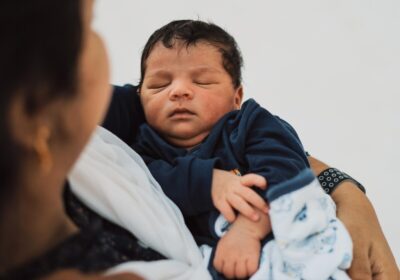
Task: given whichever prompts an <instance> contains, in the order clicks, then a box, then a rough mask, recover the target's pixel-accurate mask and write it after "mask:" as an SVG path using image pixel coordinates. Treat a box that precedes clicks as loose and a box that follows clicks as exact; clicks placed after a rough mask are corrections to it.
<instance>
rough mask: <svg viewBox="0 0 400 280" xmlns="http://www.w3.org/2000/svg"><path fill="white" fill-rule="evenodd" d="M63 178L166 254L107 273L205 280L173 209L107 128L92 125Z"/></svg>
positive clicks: (197, 256) (101, 210) (198, 255)
mask: <svg viewBox="0 0 400 280" xmlns="http://www.w3.org/2000/svg"><path fill="white" fill-rule="evenodd" d="M69 181H70V184H71V189H72V191H73V192H74V193H75V194H76V195H77V196H78V197H79V198H80V199H81V200H82V201H83V202H84V203H85V204H86V205H87V206H89V207H90V208H91V209H93V210H94V211H95V212H97V213H98V214H100V215H101V216H103V217H104V218H106V219H108V220H110V221H112V222H114V223H116V224H118V225H120V226H121V227H123V228H125V229H127V230H129V231H130V232H132V233H134V235H135V236H136V237H137V238H138V239H139V240H140V241H141V243H143V244H145V245H146V246H148V247H150V248H152V249H154V250H156V251H158V252H160V253H161V254H163V255H164V256H166V257H167V258H169V259H168V260H161V261H154V262H141V261H132V262H127V263H124V264H121V265H119V266H117V267H115V268H113V269H111V270H110V273H116V272H129V271H133V272H136V273H138V274H140V275H142V276H143V277H145V278H146V279H201V280H203V279H211V276H210V275H209V273H208V271H207V269H206V268H205V267H204V265H203V262H202V255H201V253H200V251H199V249H198V247H197V246H196V243H195V241H194V239H193V237H192V235H191V234H190V232H189V230H188V229H187V227H186V225H185V223H184V220H183V217H182V214H181V212H180V211H179V209H178V208H177V207H176V205H175V204H174V203H173V202H172V201H171V200H169V199H168V198H167V197H166V196H165V194H164V193H163V192H162V190H161V188H160V186H159V184H158V183H157V182H156V181H155V180H154V178H153V177H152V176H151V174H150V172H149V170H148V169H147V167H146V165H145V163H144V162H143V160H142V159H141V157H140V156H139V155H137V154H136V153H135V152H134V151H133V150H132V149H131V148H130V147H129V146H127V145H126V144H125V143H124V142H122V141H121V140H120V139H118V138H117V137H116V136H115V135H113V134H112V133H111V132H109V131H107V130H106V129H104V128H101V127H98V128H97V130H96V132H95V133H94V135H93V136H92V139H91V141H90V143H89V144H88V145H87V147H86V148H85V150H84V151H83V153H82V155H81V156H80V158H79V160H78V161H77V163H76V165H75V166H74V168H73V170H72V172H71V173H70V175H69Z"/></svg>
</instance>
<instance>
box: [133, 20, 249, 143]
mask: <svg viewBox="0 0 400 280" xmlns="http://www.w3.org/2000/svg"><path fill="white" fill-rule="evenodd" d="M241 66H242V56H241V54H240V51H239V49H238V47H237V44H236V42H235V40H234V38H233V37H232V36H231V35H229V34H228V33H227V32H226V31H224V30H223V29H222V28H220V27H218V26H217V25H214V24H211V23H205V22H202V21H193V20H181V21H173V22H171V23H169V24H167V25H165V26H163V27H162V28H160V29H158V30H157V31H155V32H154V33H153V34H152V36H151V37H150V38H149V40H148V42H147V43H146V46H145V48H144V50H143V53H142V59H141V75H142V77H141V81H140V87H139V88H140V97H141V101H142V105H143V109H144V112H145V116H146V120H147V122H148V124H149V125H150V126H151V127H152V128H153V129H155V130H156V131H157V132H158V133H159V134H160V135H161V136H162V137H163V138H165V139H166V140H167V141H168V142H170V143H171V144H173V145H175V146H179V147H183V148H187V149H190V148H192V147H194V146H196V145H198V144H200V143H201V142H202V141H203V140H204V139H205V138H206V137H207V135H208V134H209V132H210V131H211V129H212V127H213V126H214V125H215V123H216V122H217V121H218V120H219V119H220V118H221V117H222V116H223V115H225V114H226V113H228V112H230V111H233V110H235V109H239V108H240V104H241V101H242V96H243V89H242V86H241Z"/></svg>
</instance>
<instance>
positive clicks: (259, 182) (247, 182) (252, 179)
mask: <svg viewBox="0 0 400 280" xmlns="http://www.w3.org/2000/svg"><path fill="white" fill-rule="evenodd" d="M240 183H242V185H244V186H246V187H254V186H255V187H258V188H260V189H263V190H265V189H266V188H267V180H265V178H264V177H263V176H260V175H257V174H253V173H250V174H246V175H244V176H242V177H240Z"/></svg>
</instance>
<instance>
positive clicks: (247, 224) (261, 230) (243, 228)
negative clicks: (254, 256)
mask: <svg viewBox="0 0 400 280" xmlns="http://www.w3.org/2000/svg"><path fill="white" fill-rule="evenodd" d="M257 212H258V214H259V216H260V219H259V220H258V221H256V222H255V221H252V220H250V219H248V218H246V217H245V216H243V215H240V214H239V215H238V217H237V218H236V220H235V222H234V223H233V224H232V226H231V228H230V229H229V231H231V230H233V231H234V232H239V233H240V234H245V235H246V236H249V237H252V238H255V239H257V240H260V241H261V240H262V239H264V238H265V236H266V235H267V234H268V233H269V232H270V231H271V223H270V220H269V215H268V214H265V213H263V212H261V211H257Z"/></svg>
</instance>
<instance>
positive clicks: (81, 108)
mask: <svg viewBox="0 0 400 280" xmlns="http://www.w3.org/2000/svg"><path fill="white" fill-rule="evenodd" d="M82 4H83V12H84V13H83V19H84V30H83V36H84V38H83V47H82V51H81V54H80V58H79V66H78V67H79V69H78V76H79V84H78V91H77V92H76V94H75V95H74V96H72V97H68V98H63V99H61V98H59V99H56V100H54V101H52V102H51V103H49V104H46V105H45V106H44V107H43V108H41V109H40V110H39V112H37V113H36V114H35V115H33V116H31V115H28V114H27V113H26V112H25V110H24V106H23V104H25V100H24V97H23V95H18V94H16V97H15V99H14V100H13V102H12V104H11V108H10V115H9V120H10V122H11V123H10V127H12V131H11V135H12V136H13V138H14V139H15V141H17V142H18V143H19V144H20V145H21V146H22V147H23V148H24V149H25V150H26V157H25V158H24V162H23V166H22V168H21V174H20V175H19V176H18V177H19V178H21V180H20V181H19V182H18V184H17V185H16V186H15V188H14V192H13V193H11V194H10V196H9V199H8V200H7V203H8V205H7V207H4V209H6V210H5V211H6V212H5V213H4V217H6V219H5V220H3V221H1V222H0V228H1V235H0V246H1V248H2V250H0V252H1V253H0V263H1V265H0V272H2V271H5V270H8V269H11V268H12V267H15V266H18V265H20V264H22V263H24V262H26V261H28V260H29V259H31V258H34V257H36V256H39V255H42V254H43V253H45V252H46V251H48V250H49V249H51V248H52V247H54V246H56V245H57V244H59V243H60V242H62V241H63V240H65V239H66V238H67V237H68V236H70V235H72V234H74V233H76V232H77V231H78V229H77V228H76V226H75V225H74V224H73V223H72V221H70V219H69V218H68V217H67V215H66V213H65V212H64V205H63V201H62V191H63V188H64V184H65V180H66V177H67V174H68V172H69V170H70V169H71V167H72V165H73V163H74V162H75V161H76V160H77V159H78V156H79V154H80V153H81V152H82V150H83V148H84V146H85V144H86V143H87V142H88V140H89V138H90V135H91V134H92V132H93V131H94V129H95V127H96V125H97V124H98V123H100V121H101V120H102V118H103V116H104V114H105V112H106V109H107V107H108V103H109V99H110V96H111V88H110V86H109V66H108V60H107V55H106V51H105V48H104V44H103V42H102V40H101V39H100V37H99V36H98V35H97V34H96V33H95V32H94V31H93V30H92V29H91V26H90V25H91V21H92V9H93V1H91V0H84V1H82ZM49 209H51V211H49ZM38 217H40V219H38ZM7 252H13V254H7ZM68 273H70V274H68ZM74 273H75V274H74ZM58 275H59V276H58V277H61V278H50V279H66V278H65V277H64V278H62V277H63V275H64V276H65V275H67V276H68V275H75V276H78V275H80V274H79V273H78V272H73V271H72V272H71V271H67V272H60V274H58ZM60 275H61V276H60ZM53 277H54V276H53ZM56 277H57V274H56ZM79 277H80V278H76V279H81V278H82V279H84V277H83V276H82V277H81V276H79ZM67 278H68V277H67ZM68 279H71V278H68ZM85 279H95V278H93V277H92V276H90V277H88V278H85ZM106 279H117V278H106ZM122 279H126V278H122ZM133 279H134V278H133Z"/></svg>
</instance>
